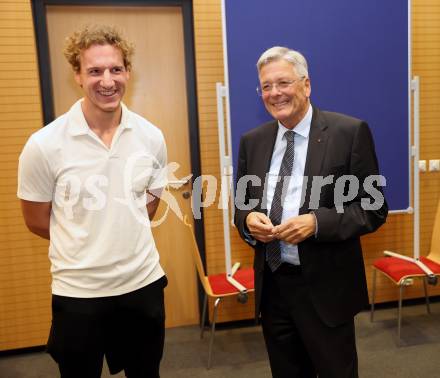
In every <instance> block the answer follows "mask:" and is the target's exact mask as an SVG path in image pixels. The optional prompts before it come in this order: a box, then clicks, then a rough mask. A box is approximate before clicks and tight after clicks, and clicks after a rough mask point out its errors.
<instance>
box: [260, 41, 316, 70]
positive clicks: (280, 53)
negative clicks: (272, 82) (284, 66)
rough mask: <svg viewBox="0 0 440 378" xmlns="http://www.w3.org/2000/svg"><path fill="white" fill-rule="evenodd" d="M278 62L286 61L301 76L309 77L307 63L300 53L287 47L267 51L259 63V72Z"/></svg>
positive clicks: (276, 47) (277, 47) (272, 48)
mask: <svg viewBox="0 0 440 378" xmlns="http://www.w3.org/2000/svg"><path fill="white" fill-rule="evenodd" d="M277 60H285V61H287V62H289V63H290V64H292V66H293V67H294V68H295V70H296V72H297V74H298V75H299V76H304V77H309V71H308V68H307V61H306V58H304V55H302V54H301V53H300V52H298V51H295V50H291V49H289V48H287V47H281V46H274V47H271V48H270V49H268V50H266V51H265V52H264V53H263V54H261V56H260V58H259V59H258V62H257V69H258V72H260V71H261V68H262V67H263V66H265V65H266V64H269V63H271V62H274V61H277Z"/></svg>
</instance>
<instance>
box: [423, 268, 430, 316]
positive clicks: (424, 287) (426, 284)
mask: <svg viewBox="0 0 440 378" xmlns="http://www.w3.org/2000/svg"><path fill="white" fill-rule="evenodd" d="M427 281H428V278H427V277H426V276H425V277H423V290H424V291H425V300H426V309H427V311H428V314H430V313H431V307H430V306H429V296H428V282H427Z"/></svg>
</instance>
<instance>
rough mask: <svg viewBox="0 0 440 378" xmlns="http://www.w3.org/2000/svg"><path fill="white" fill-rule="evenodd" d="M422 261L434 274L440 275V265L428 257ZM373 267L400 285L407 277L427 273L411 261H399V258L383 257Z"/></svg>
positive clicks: (422, 258) (421, 259)
mask: <svg viewBox="0 0 440 378" xmlns="http://www.w3.org/2000/svg"><path fill="white" fill-rule="evenodd" d="M420 261H421V262H422V263H424V264H425V265H426V266H427V267H428V268H429V269H430V270H431V271H432V272H433V273H434V274H440V264H437V263H435V262H434V261H432V260H429V259H427V258H426V257H421V258H420ZM373 266H374V267H375V268H376V269H378V270H380V271H382V272H383V273H385V274H386V275H387V276H388V277H390V278H391V279H392V280H393V281H394V282H395V283H399V282H400V281H401V280H402V279H405V278H407V277H414V276H424V275H425V272H424V271H423V270H422V269H421V268H420V267H419V266H418V265H416V264H415V263H412V262H410V261H406V260H402V259H399V258H398V257H381V258H379V259H377V260H376V261H375V262H374V264H373Z"/></svg>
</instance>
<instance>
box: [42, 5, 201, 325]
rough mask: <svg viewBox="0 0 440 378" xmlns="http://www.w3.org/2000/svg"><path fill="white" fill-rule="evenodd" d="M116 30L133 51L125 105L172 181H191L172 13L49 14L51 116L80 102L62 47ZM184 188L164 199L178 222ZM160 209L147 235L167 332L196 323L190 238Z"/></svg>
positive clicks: (82, 10)
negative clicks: (162, 282) (151, 131)
mask: <svg viewBox="0 0 440 378" xmlns="http://www.w3.org/2000/svg"><path fill="white" fill-rule="evenodd" d="M91 23H98V24H110V25H115V26H117V27H118V28H119V29H120V30H122V32H123V34H124V36H125V37H126V38H127V39H128V40H130V41H131V42H133V43H134V45H135V54H134V57H133V68H132V72H131V76H130V81H129V84H128V88H127V92H126V94H125V98H124V103H125V104H126V105H127V106H128V107H129V108H130V109H131V110H133V111H135V112H136V113H138V114H140V115H142V116H143V117H145V118H146V119H148V120H149V121H151V122H152V123H153V124H155V125H156V126H158V127H159V128H160V129H161V130H162V131H163V133H164V135H165V139H166V142H167V147H168V160H169V162H175V163H177V164H176V165H175V166H176V167H178V169H177V170H176V171H175V172H174V176H175V177H170V178H171V179H176V178H183V177H187V176H188V175H190V174H191V164H190V149H189V135H188V134H189V128H188V113H187V97H186V93H187V92H186V80H185V57H184V39H183V17H182V12H181V9H180V8H179V7H170V6H167V7H156V6H154V7H153V6H144V7H125V6H124V7H108V6H58V5H56V6H55V5H53V6H48V7H47V28H48V37H49V50H50V61H51V74H52V83H53V98H54V109H55V114H56V116H59V115H60V114H62V113H64V112H66V111H67V110H68V109H69V108H70V106H71V105H72V104H73V103H74V102H75V101H76V100H77V99H78V98H80V97H81V96H82V92H81V90H80V88H78V86H77V84H76V83H75V81H74V79H73V73H72V69H71V68H70V66H69V65H68V63H67V61H66V60H65V58H64V56H63V53H62V51H63V45H64V39H65V37H66V36H67V35H69V34H70V33H71V32H73V31H74V30H76V29H78V28H79V27H81V26H82V25H86V24H91ZM189 190H190V187H189V184H187V185H182V186H181V187H180V188H178V189H175V188H172V187H170V189H169V192H168V193H169V194H171V195H173V197H174V198H175V200H176V202H177V204H178V208H179V209H180V210H181V213H182V214H188V215H189V218H190V219H191V220H192V216H191V203H190V201H191V200H190V199H189V198H184V196H183V194H184V193H185V192H188V191H189ZM167 207H168V206H166V205H165V204H164V203H161V206H160V207H159V210H158V212H157V214H156V217H155V220H156V223H157V224H160V225H158V226H157V227H154V228H153V234H154V237H155V240H156V244H157V248H158V250H159V254H160V258H161V265H162V267H163V268H164V270H165V272H166V274H167V277H168V280H169V284H168V287H167V289H166V291H165V305H166V316H167V322H166V324H167V327H174V326H180V325H188V324H195V323H197V322H198V299H197V278H196V273H195V269H194V264H193V262H192V259H191V254H190V248H191V242H192V240H191V238H190V237H188V236H189V235H188V233H187V230H186V226H184V225H183V223H182V221H181V219H180V217H179V216H178V215H176V213H175V212H173V210H172V209H171V208H167Z"/></svg>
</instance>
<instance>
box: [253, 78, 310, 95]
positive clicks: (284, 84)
mask: <svg viewBox="0 0 440 378" xmlns="http://www.w3.org/2000/svg"><path fill="white" fill-rule="evenodd" d="M303 79H305V76H301V77H300V78H298V79H295V80H281V81H278V82H276V83H266V84H264V85H263V86H262V87H257V88H256V90H257V94H258V96H263V94H265V93H269V92H270V91H271V90H272V88H275V89H278V90H279V91H283V90H286V89H287V88H289V87H291V86H292V85H293V84H295V83H296V82H297V81H301V80H303Z"/></svg>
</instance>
